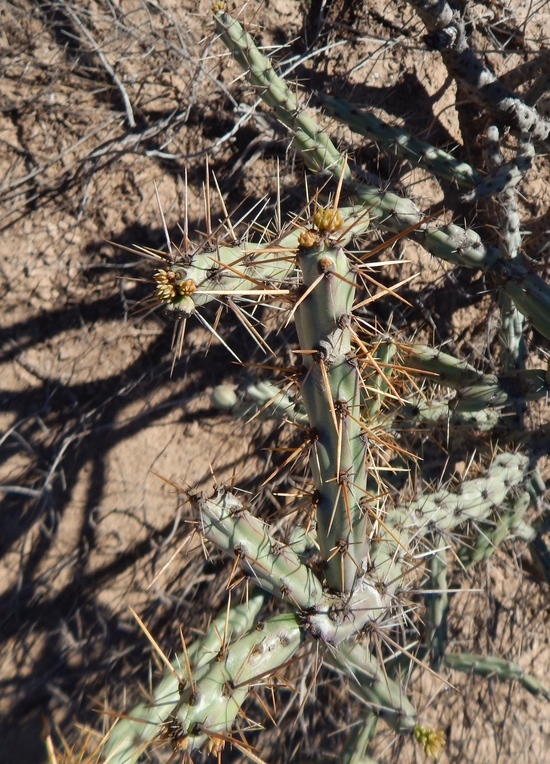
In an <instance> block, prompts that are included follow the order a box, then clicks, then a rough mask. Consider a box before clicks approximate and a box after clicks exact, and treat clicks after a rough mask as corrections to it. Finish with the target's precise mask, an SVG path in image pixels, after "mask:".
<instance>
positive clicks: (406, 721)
mask: <svg viewBox="0 0 550 764" xmlns="http://www.w3.org/2000/svg"><path fill="white" fill-rule="evenodd" d="M324 662H325V665H327V666H328V667H329V668H332V669H334V670H336V671H338V672H339V673H343V674H346V675H350V674H351V679H350V683H349V689H350V692H352V693H353V694H354V695H355V696H356V697H358V698H359V699H360V700H361V701H363V703H366V704H367V705H368V706H369V708H371V710H372V711H373V712H374V713H376V714H378V715H379V716H381V717H382V718H383V719H384V721H385V722H386V723H387V724H388V725H389V726H390V727H391V728H392V729H393V730H394V731H395V732H399V733H407V732H409V733H410V732H412V731H413V729H414V727H415V725H416V724H417V721H418V719H417V715H416V710H415V708H414V706H413V705H412V703H411V702H410V700H409V699H408V698H407V695H406V693H405V690H404V689H403V688H402V687H401V685H400V684H399V683H398V682H396V681H395V680H394V679H391V678H390V677H389V676H388V675H387V674H386V671H385V668H384V666H383V665H380V663H379V662H378V661H377V660H376V658H374V657H373V656H372V655H371V653H370V652H369V651H368V650H367V648H366V647H364V645H362V644H360V643H355V644H353V643H351V642H346V643H344V644H343V645H341V646H340V648H339V649H338V650H330V651H327V652H326V653H325V658H324Z"/></svg>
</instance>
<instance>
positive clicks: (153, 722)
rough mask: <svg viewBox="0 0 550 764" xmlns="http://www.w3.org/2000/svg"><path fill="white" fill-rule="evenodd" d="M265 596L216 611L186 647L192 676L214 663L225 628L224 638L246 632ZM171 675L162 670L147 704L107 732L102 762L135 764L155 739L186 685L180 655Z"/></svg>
mask: <svg viewBox="0 0 550 764" xmlns="http://www.w3.org/2000/svg"><path fill="white" fill-rule="evenodd" d="M264 599H265V595H264V594H263V592H257V593H256V594H254V595H253V596H251V597H249V599H248V601H247V602H246V603H243V604H242V605H235V606H233V607H232V608H231V609H230V610H229V612H227V611H226V610H225V609H224V610H222V611H220V613H219V614H218V615H217V616H216V618H215V619H214V621H213V622H212V623H211V624H210V627H209V629H208V632H207V633H206V635H205V636H204V637H201V638H200V639H197V640H195V641H194V642H192V643H191V645H189V647H188V648H187V657H188V660H189V663H190V665H191V667H192V671H193V673H195V672H196V671H198V670H200V669H203V668H204V666H206V665H208V663H210V661H212V660H214V659H215V657H216V655H217V654H218V653H219V651H220V649H221V647H222V641H221V640H222V639H223V635H225V634H226V625H227V628H228V632H227V635H226V636H227V639H228V640H230V639H231V638H233V639H235V638H237V637H239V636H240V635H242V634H244V633H246V632H247V631H249V629H250V628H251V627H252V624H253V623H254V621H255V620H256V617H257V615H258V613H259V611H260V608H261V607H262V605H263V604H264ZM172 667H173V669H174V673H172V672H171V671H166V672H165V674H164V677H163V679H162V680H161V682H160V683H159V684H158V685H157V686H156V687H155V690H154V692H153V699H152V701H151V702H150V703H139V704H138V705H137V706H134V708H132V709H131V711H129V712H128V714H127V717H122V718H121V719H119V720H118V722H117V723H116V725H115V726H114V727H113V729H112V730H111V731H110V733H109V738H108V740H107V743H106V745H105V748H104V750H103V760H104V761H105V762H106V764H107V762H108V764H135V762H137V761H138V759H139V758H140V757H141V756H142V755H143V753H144V751H145V749H146V747H147V744H148V743H150V742H151V741H152V740H153V738H155V737H157V736H158V734H159V732H160V729H161V725H162V722H163V721H164V719H165V718H166V715H167V714H168V713H169V711H170V710H171V709H173V708H174V706H175V705H176V704H177V703H178V702H179V700H180V692H179V686H180V682H183V683H187V682H189V675H188V673H187V663H186V658H185V655H184V654H183V653H181V654H180V655H178V657H177V658H176V659H175V660H173V661H172Z"/></svg>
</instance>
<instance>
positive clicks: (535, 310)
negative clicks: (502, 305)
mask: <svg viewBox="0 0 550 764" xmlns="http://www.w3.org/2000/svg"><path fill="white" fill-rule="evenodd" d="M504 291H505V292H506V294H507V295H509V296H510V297H511V298H512V300H513V301H514V304H515V305H516V307H517V308H518V309H519V310H520V311H521V312H522V313H523V315H524V316H526V317H527V318H528V319H529V320H530V321H531V323H532V324H533V326H534V327H535V329H536V330H537V331H538V332H540V333H541V334H542V336H543V337H546V339H550V285H549V284H547V283H546V281H544V279H541V277H540V276H537V275H536V273H525V274H523V275H516V276H513V277H512V278H510V279H508V281H506V283H505V284H504Z"/></svg>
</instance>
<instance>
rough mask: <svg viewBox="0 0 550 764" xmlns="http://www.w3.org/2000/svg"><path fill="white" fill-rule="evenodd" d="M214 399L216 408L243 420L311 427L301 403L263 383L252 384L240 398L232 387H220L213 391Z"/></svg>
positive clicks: (270, 383)
mask: <svg viewBox="0 0 550 764" xmlns="http://www.w3.org/2000/svg"><path fill="white" fill-rule="evenodd" d="M210 400H211V401H212V403H213V405H214V406H216V408H218V409H221V410H222V411H230V412H231V413H232V414H233V415H234V416H236V417H239V418H246V417H248V418H252V417H256V416H259V417H260V418H261V419H275V420H278V421H281V422H282V421H285V420H288V421H291V422H295V423H296V424H300V425H302V426H304V427H307V426H308V425H309V423H308V419H307V414H306V413H305V411H303V410H302V408H301V406H300V403H299V401H297V400H294V399H293V398H291V397H290V396H289V395H288V394H287V393H286V392H285V391H284V390H281V388H280V387H277V385H275V384H273V382H268V381H266V380H263V381H261V382H251V383H250V384H249V385H247V387H246V388H245V390H244V391H243V393H242V395H238V394H237V392H236V390H235V388H234V387H233V386H231V385H217V387H215V388H214V390H213V391H212V394H211V396H210Z"/></svg>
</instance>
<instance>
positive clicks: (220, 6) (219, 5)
mask: <svg viewBox="0 0 550 764" xmlns="http://www.w3.org/2000/svg"><path fill="white" fill-rule="evenodd" d="M225 9H226V5H225V3H224V1H223V0H216V2H215V3H214V4H213V5H212V13H219V12H220V11H222V12H223V11H225Z"/></svg>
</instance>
